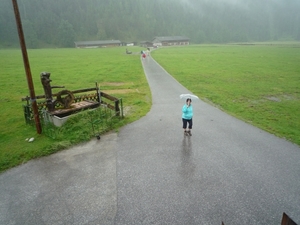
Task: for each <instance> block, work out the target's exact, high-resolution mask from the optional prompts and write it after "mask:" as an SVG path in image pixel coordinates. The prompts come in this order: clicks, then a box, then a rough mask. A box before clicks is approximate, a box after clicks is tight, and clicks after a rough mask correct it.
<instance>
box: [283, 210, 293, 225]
mask: <svg viewBox="0 0 300 225" xmlns="http://www.w3.org/2000/svg"><path fill="white" fill-rule="evenodd" d="M281 225H297V224H296V223H295V222H294V221H293V220H292V219H291V218H290V217H289V216H288V215H287V214H286V213H283V215H282V220H281Z"/></svg>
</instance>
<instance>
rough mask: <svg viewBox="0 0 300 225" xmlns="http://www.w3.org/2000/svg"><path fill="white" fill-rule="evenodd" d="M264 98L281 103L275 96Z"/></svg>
mask: <svg viewBox="0 0 300 225" xmlns="http://www.w3.org/2000/svg"><path fill="white" fill-rule="evenodd" d="M265 98H266V99H268V100H270V101H273V102H281V100H280V98H277V97H275V96H266V97H265Z"/></svg>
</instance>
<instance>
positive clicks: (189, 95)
mask: <svg viewBox="0 0 300 225" xmlns="http://www.w3.org/2000/svg"><path fill="white" fill-rule="evenodd" d="M188 98H190V99H199V98H198V96H196V95H192V94H181V95H180V99H188Z"/></svg>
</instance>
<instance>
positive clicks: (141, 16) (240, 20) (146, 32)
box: [0, 0, 300, 48]
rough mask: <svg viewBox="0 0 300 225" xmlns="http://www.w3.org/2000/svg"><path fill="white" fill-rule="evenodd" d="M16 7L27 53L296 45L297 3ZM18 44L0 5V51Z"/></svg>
mask: <svg viewBox="0 0 300 225" xmlns="http://www.w3.org/2000/svg"><path fill="white" fill-rule="evenodd" d="M18 5H19V10H20V14H21V19H22V25H23V30H24V33H25V39H26V44H27V47H29V48H39V47H46V46H56V47H73V46H74V41H88V40H110V39H114V40H120V41H124V42H133V41H134V42H140V41H146V40H152V39H153V38H154V37H155V36H187V37H189V38H190V39H191V42H192V43H228V42H251V41H276V40H300V25H299V24H300V14H299V13H298V12H299V10H300V1H299V0H284V1H281V0H269V1H261V0H240V1H234V0H228V1H225V0H126V1H124V0H88V1H83V0H55V1H49V0H18ZM17 43H18V35H17V29H16V22H15V18H14V11H13V7H12V2H11V0H1V1H0V46H10V45H11V46H15V45H16V44H17Z"/></svg>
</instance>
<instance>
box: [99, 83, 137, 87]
mask: <svg viewBox="0 0 300 225" xmlns="http://www.w3.org/2000/svg"><path fill="white" fill-rule="evenodd" d="M123 85H132V83H124V82H104V83H100V87H101V86H123Z"/></svg>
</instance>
